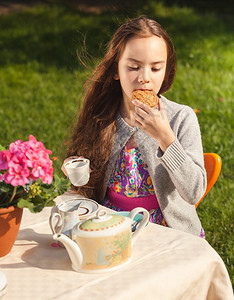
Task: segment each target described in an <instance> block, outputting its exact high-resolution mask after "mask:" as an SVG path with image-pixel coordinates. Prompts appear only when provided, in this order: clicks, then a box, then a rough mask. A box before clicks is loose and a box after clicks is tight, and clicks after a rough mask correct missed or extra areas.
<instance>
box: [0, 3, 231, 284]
mask: <svg viewBox="0 0 234 300" xmlns="http://www.w3.org/2000/svg"><path fill="white" fill-rule="evenodd" d="M130 2H131V1H130ZM171 2H173V1H167V3H171ZM48 3H50V2H47V4H46V5H35V6H32V7H31V8H30V9H27V10H23V11H20V12H17V11H16V12H11V13H8V14H7V15H2V16H0V119H1V131H0V143H1V144H2V145H5V146H6V145H8V144H9V143H10V142H12V141H14V140H16V139H23V140H25V139H27V138H28V135H29V134H33V135H34V136H35V137H36V138H37V139H38V140H41V141H42V142H43V143H44V144H45V146H46V147H47V148H49V149H51V150H52V152H53V156H59V159H58V160H57V161H56V162H55V172H56V173H58V174H60V175H61V172H60V170H59V167H60V164H61V158H60V153H61V149H62V143H63V141H64V139H65V137H66V135H67V131H68V127H69V124H70V122H71V120H72V118H73V115H74V113H75V111H76V108H77V103H78V99H79V96H80V93H81V88H82V85H83V83H84V81H85V79H86V77H87V76H88V75H89V74H90V73H91V71H92V69H93V67H94V65H95V64H96V63H97V62H98V60H99V59H100V57H101V56H102V55H103V53H104V51H105V45H106V43H107V42H108V40H109V38H110V37H111V35H112V33H113V32H114V31H115V29H116V28H117V27H118V25H119V23H121V22H122V21H123V20H125V19H126V18H127V17H136V16H138V15H140V14H147V15H148V16H150V17H153V18H155V19H156V20H157V21H159V22H160V23H161V24H162V25H163V26H164V27H165V28H166V30H167V31H168V33H169V35H170V36H171V37H172V40H173V42H174V45H175V48H176V53H177V60H178V72H177V76H176V80H175V83H174V85H173V87H172V89H171V90H170V91H169V92H167V93H166V96H167V97H168V98H169V99H171V100H174V101H176V102H179V103H184V104H187V105H189V106H191V107H193V108H197V109H198V110H199V112H198V114H197V116H198V119H199V123H200V126H201V132H202V137H203V145H204V152H216V153H218V154H219V155H220V156H221V158H222V163H223V165H222V170H221V175H220V177H219V179H218V181H217V183H216V184H215V186H214V187H213V189H212V190H211V191H210V192H209V194H208V195H207V196H206V197H205V198H204V200H203V201H202V203H201V204H200V205H199V207H198V214H199V216H200V218H201V221H202V224H203V227H204V228H205V231H206V235H207V240H208V242H209V243H210V244H211V245H212V246H213V247H214V249H215V250H216V251H217V252H218V253H219V254H220V256H221V257H222V259H223V260H224V263H225V264H226V266H227V268H228V271H229V274H230V276H231V279H232V282H233V273H234V272H233V218H232V217H233V192H234V191H233V117H232V108H233V99H234V89H233V86H234V76H233V74H234V70H233V69H234V40H233V21H232V19H231V18H230V17H229V15H228V14H227V13H226V11H225V14H221V15H217V14H216V13H215V12H209V11H208V12H207V11H206V10H204V11H202V12H201V11H199V10H197V9H194V8H192V7H190V8H189V7H185V6H181V5H180V6H176V5H173V4H167V5H166V4H164V3H165V2H163V1H161V2H158V1H135V2H134V5H130V7H129V8H128V9H125V10H121V9H119V10H112V11H110V12H105V11H103V12H99V13H93V12H84V11H81V10H79V9H75V8H74V7H70V6H66V5H64V4H62V2H61V1H60V3H57V4H56V1H54V2H53V3H52V2H51V3H50V4H48ZM143 3H144V4H143ZM205 11H206V12H205ZM77 52H78V53H79V55H80V56H81V57H83V58H84V59H85V60H86V62H87V63H88V65H89V68H85V67H84V66H83V65H82V64H80V63H79V61H78V58H77Z"/></svg>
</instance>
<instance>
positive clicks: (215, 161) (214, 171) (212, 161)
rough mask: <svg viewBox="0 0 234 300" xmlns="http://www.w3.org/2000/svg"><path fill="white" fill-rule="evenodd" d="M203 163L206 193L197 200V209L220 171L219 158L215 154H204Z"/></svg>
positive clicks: (220, 162) (220, 161) (220, 163)
mask: <svg viewBox="0 0 234 300" xmlns="http://www.w3.org/2000/svg"><path fill="white" fill-rule="evenodd" d="M204 162H205V169H206V173H207V188H206V192H205V194H204V195H203V197H202V198H201V200H199V201H198V202H197V203H196V205H195V207H196V208H197V207H198V204H199V203H200V202H201V201H202V199H203V198H204V197H205V196H206V194H207V193H208V192H209V190H210V189H211V188H212V186H213V185H214V184H215V182H216V180H217V179H218V177H219V173H220V171H221V166H222V160H221V157H220V156H219V155H218V154H216V153H204Z"/></svg>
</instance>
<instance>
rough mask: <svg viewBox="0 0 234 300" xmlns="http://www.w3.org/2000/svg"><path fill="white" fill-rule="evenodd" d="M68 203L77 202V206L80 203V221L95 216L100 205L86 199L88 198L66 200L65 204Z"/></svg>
mask: <svg viewBox="0 0 234 300" xmlns="http://www.w3.org/2000/svg"><path fill="white" fill-rule="evenodd" d="M68 201H75V202H76V203H77V204H79V203H80V205H79V209H78V215H79V218H80V220H83V219H86V218H88V217H90V216H92V215H93V214H95V213H96V212H97V211H98V208H99V205H98V203H97V202H96V201H94V200H92V199H88V198H87V199H86V198H78V197H77V198H71V199H69V200H66V201H64V202H68Z"/></svg>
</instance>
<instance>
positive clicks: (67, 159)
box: [61, 156, 84, 177]
mask: <svg viewBox="0 0 234 300" xmlns="http://www.w3.org/2000/svg"><path fill="white" fill-rule="evenodd" d="M75 158H84V157H83V156H70V157H68V158H66V159H65V160H64V162H63V165H62V167H61V170H62V171H63V173H64V174H65V175H66V176H67V177H68V175H67V172H66V170H65V166H64V165H65V163H67V162H68V161H70V160H72V159H75Z"/></svg>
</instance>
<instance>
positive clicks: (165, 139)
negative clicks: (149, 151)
mask: <svg viewBox="0 0 234 300" xmlns="http://www.w3.org/2000/svg"><path fill="white" fill-rule="evenodd" d="M132 103H133V104H134V105H135V112H136V114H135V123H136V126H137V127H139V128H140V129H142V130H144V131H145V132H146V133H147V134H149V135H150V136H152V137H153V138H155V139H156V140H157V141H158V144H159V146H160V148H161V149H162V151H163V152H165V151H166V149H167V147H168V146H169V145H170V144H171V143H173V142H174V140H175V135H174V133H173V131H172V129H171V126H170V124H169V121H168V118H167V114H166V111H165V107H164V103H163V102H162V101H161V99H159V103H158V110H157V109H155V108H151V107H149V106H147V105H145V104H144V103H142V102H140V101H138V100H133V101H132Z"/></svg>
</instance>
